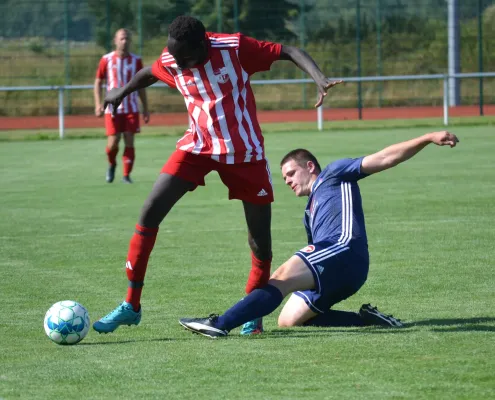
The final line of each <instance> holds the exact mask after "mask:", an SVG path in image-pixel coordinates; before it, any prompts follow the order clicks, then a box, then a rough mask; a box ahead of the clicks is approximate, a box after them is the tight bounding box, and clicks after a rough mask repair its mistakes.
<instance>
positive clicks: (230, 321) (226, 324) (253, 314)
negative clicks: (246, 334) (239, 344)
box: [216, 285, 284, 331]
mask: <svg viewBox="0 0 495 400" xmlns="http://www.w3.org/2000/svg"><path fill="white" fill-rule="evenodd" d="M283 299H284V297H283V296H282V293H281V292H280V290H278V289H277V288H276V287H275V286H272V285H266V286H264V287H263V288H261V289H255V290H253V291H252V292H251V293H249V294H248V295H247V296H246V297H244V298H243V299H242V300H241V301H239V302H238V303H237V304H236V305H234V306H233V307H231V308H229V309H228V310H227V311H226V312H225V313H224V314H223V315H220V317H218V322H217V324H216V327H217V328H219V329H224V330H226V331H230V330H231V329H234V328H237V327H238V326H241V325H242V324H244V323H246V322H249V321H252V320H253V319H255V318H260V317H263V316H265V315H268V314H270V313H271V312H273V311H275V310H276V309H277V307H278V306H279V305H280V304H281V303H282V300H283Z"/></svg>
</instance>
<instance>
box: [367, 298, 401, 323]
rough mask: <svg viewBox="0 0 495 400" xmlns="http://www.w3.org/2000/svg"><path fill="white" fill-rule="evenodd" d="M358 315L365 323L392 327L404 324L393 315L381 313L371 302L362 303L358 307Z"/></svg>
mask: <svg viewBox="0 0 495 400" xmlns="http://www.w3.org/2000/svg"><path fill="white" fill-rule="evenodd" d="M359 315H360V316H361V318H362V319H363V321H364V323H365V324H366V325H379V326H388V327H394V328H402V327H403V326H404V324H403V323H402V322H401V320H400V319H398V318H394V316H393V315H387V314H383V313H382V312H380V311H378V308H376V307H373V306H372V305H371V304H363V305H362V306H361V308H360V309H359Z"/></svg>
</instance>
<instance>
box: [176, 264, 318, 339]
mask: <svg viewBox="0 0 495 400" xmlns="http://www.w3.org/2000/svg"><path fill="white" fill-rule="evenodd" d="M314 287H315V280H314V277H313V273H312V272H311V271H310V269H309V268H308V267H307V265H306V263H305V262H304V261H303V260H302V259H301V258H300V257H298V256H292V257H291V258H290V259H289V260H287V261H286V262H285V263H284V264H283V265H282V266H281V267H280V268H278V269H277V270H276V271H275V272H274V273H273V275H272V276H271V277H270V280H269V281H268V284H267V285H265V286H264V287H262V288H259V289H256V290H253V291H252V292H251V293H250V294H249V295H247V296H246V297H245V298H244V299H243V300H241V301H239V302H238V303H237V304H235V305H234V306H233V307H231V308H230V309H228V310H227V311H226V312H225V313H224V314H223V315H220V316H215V315H210V317H207V318H182V319H181V320H180V321H179V323H180V324H181V325H182V326H183V327H185V328H186V329H189V330H191V331H193V332H196V333H200V334H202V335H204V336H208V337H211V338H217V337H223V336H227V334H228V332H229V331H230V330H232V329H234V328H235V327H237V326H240V325H241V324H243V323H245V321H249V320H256V319H260V318H261V317H262V316H264V315H268V314H270V313H272V312H273V311H275V309H276V308H277V307H278V306H280V304H281V303H282V301H283V299H284V297H285V296H287V295H288V294H289V293H292V292H294V291H296V290H310V289H313V288H314Z"/></svg>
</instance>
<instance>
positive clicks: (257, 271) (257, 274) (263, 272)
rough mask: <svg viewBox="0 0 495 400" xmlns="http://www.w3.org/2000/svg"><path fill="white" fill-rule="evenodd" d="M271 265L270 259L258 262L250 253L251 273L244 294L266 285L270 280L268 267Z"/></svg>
mask: <svg viewBox="0 0 495 400" xmlns="http://www.w3.org/2000/svg"><path fill="white" fill-rule="evenodd" d="M271 265H272V259H271V258H270V259H269V260H263V261H262V260H258V259H257V258H256V256H255V255H254V254H253V253H251V272H250V273H249V278H248V281H247V284H246V293H248V294H249V293H251V292H252V291H253V290H254V289H258V288H261V287H263V286H265V285H266V284H267V283H268V280H269V279H270V267H271Z"/></svg>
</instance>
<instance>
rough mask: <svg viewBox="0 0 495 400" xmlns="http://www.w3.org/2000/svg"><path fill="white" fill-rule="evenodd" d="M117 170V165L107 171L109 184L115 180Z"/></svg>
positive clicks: (111, 166)
mask: <svg viewBox="0 0 495 400" xmlns="http://www.w3.org/2000/svg"><path fill="white" fill-rule="evenodd" d="M115 168H117V164H114V165H110V166H109V167H108V169H107V177H106V178H107V183H112V182H113V180H114V179H115Z"/></svg>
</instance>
